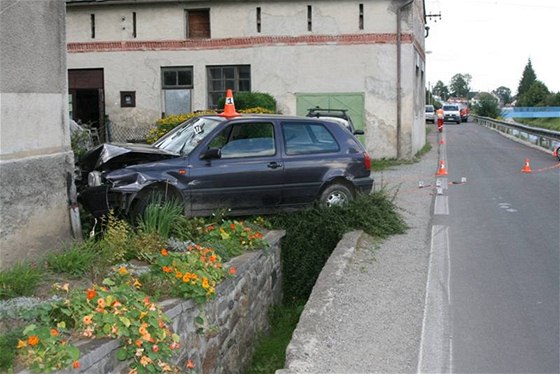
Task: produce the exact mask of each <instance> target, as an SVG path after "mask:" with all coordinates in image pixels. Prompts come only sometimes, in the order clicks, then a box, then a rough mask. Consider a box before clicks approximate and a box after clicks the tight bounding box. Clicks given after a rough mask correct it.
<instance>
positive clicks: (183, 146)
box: [154, 117, 222, 155]
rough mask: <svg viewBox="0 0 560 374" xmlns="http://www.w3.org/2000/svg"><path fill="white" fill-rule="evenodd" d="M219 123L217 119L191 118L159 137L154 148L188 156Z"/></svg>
mask: <svg viewBox="0 0 560 374" xmlns="http://www.w3.org/2000/svg"><path fill="white" fill-rule="evenodd" d="M221 122H222V121H221V120H220V119H218V118H210V117H194V118H191V119H189V120H187V121H185V122H183V123H182V124H180V125H179V126H177V127H175V128H174V129H173V130H172V131H170V132H169V133H167V134H166V135H164V136H163V137H161V138H160V139H159V140H158V141H156V142H155V143H154V147H156V148H159V149H164V150H166V151H169V152H173V153H179V154H181V155H188V154H189V153H190V152H191V151H192V150H193V149H194V148H195V147H196V146H197V145H198V143H200V142H201V141H202V140H203V139H204V138H206V136H208V134H210V133H211V132H212V130H214V129H215V128H216V126H218V125H219V124H220V123H221Z"/></svg>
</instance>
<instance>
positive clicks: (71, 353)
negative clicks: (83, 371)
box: [66, 345, 80, 361]
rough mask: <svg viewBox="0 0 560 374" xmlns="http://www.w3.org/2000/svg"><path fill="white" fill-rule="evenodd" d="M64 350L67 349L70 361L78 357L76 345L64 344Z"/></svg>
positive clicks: (78, 351)
mask: <svg viewBox="0 0 560 374" xmlns="http://www.w3.org/2000/svg"><path fill="white" fill-rule="evenodd" d="M66 350H67V351H68V355H69V356H70V359H72V361H76V360H77V359H78V358H80V350H79V349H78V348H76V347H73V346H71V345H70V346H66Z"/></svg>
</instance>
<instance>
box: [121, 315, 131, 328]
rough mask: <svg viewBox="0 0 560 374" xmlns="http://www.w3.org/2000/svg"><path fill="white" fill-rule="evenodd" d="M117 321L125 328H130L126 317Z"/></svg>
mask: <svg viewBox="0 0 560 374" xmlns="http://www.w3.org/2000/svg"><path fill="white" fill-rule="evenodd" d="M119 320H120V321H121V322H122V323H123V325H125V326H126V327H129V326H130V320H129V319H128V318H126V317H119Z"/></svg>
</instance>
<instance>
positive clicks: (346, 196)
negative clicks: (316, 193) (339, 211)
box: [319, 183, 354, 208]
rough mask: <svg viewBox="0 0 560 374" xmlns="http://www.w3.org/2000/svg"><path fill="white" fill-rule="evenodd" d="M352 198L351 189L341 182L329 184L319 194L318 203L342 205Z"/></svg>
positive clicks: (325, 205) (322, 204) (326, 206)
mask: <svg viewBox="0 0 560 374" xmlns="http://www.w3.org/2000/svg"><path fill="white" fill-rule="evenodd" d="M352 200H354V194H353V193H352V191H351V190H350V189H349V188H348V187H346V186H345V185H343V184H341V183H335V184H331V185H330V186H328V187H327V188H325V190H324V191H323V193H322V194H321V197H320V198H319V203H320V205H321V206H322V207H325V208H330V207H332V206H344V205H347V204H348V203H349V202H350V201H352Z"/></svg>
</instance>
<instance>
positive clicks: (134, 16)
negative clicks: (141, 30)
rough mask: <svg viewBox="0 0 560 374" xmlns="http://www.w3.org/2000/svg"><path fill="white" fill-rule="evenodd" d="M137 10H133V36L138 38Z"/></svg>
mask: <svg viewBox="0 0 560 374" xmlns="http://www.w3.org/2000/svg"><path fill="white" fill-rule="evenodd" d="M136 35H137V34H136V12H132V37H133V38H136Z"/></svg>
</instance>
